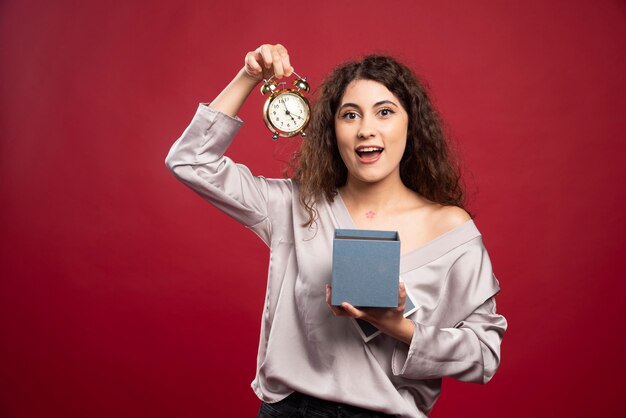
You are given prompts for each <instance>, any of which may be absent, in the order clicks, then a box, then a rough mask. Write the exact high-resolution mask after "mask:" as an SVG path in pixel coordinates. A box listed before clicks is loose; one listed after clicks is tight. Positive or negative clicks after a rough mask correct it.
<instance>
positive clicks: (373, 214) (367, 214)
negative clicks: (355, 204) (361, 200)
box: [365, 210, 376, 219]
mask: <svg viewBox="0 0 626 418" xmlns="http://www.w3.org/2000/svg"><path fill="white" fill-rule="evenodd" d="M374 216H376V212H374V211H372V210H368V211H367V212H365V217H366V218H367V219H374Z"/></svg>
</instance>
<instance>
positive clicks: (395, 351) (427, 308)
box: [166, 105, 507, 417]
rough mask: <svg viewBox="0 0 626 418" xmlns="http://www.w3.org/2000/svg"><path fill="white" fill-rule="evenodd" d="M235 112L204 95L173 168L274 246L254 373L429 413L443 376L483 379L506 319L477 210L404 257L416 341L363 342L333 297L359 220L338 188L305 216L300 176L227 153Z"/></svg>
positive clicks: (264, 390) (321, 393) (402, 412)
mask: <svg viewBox="0 0 626 418" xmlns="http://www.w3.org/2000/svg"><path fill="white" fill-rule="evenodd" d="M242 123H243V122H242V121H241V120H240V119H239V118H231V117H229V116H227V115H224V114H222V113H219V112H217V111H214V110H212V109H210V108H209V107H207V106H205V105H200V106H199V108H198V111H197V113H196V115H195V116H194V118H193V120H192V122H191V124H190V125H189V127H188V128H187V129H186V130H185V132H184V133H183V135H182V136H181V137H180V139H178V140H177V141H176V142H175V143H174V145H173V146H172V148H171V150H170V152H169V154H168V156H167V158H166V164H167V166H168V168H169V169H170V170H171V171H172V173H174V175H175V176H176V177H177V178H179V179H180V180H181V181H182V182H183V183H185V184H186V185H187V186H189V187H191V188H192V189H193V190H194V191H195V192H197V193H198V194H199V195H200V196H202V197H203V198H204V199H206V200H207V201H209V202H210V203H211V204H213V205H214V206H216V207H217V208H219V209H220V210H222V211H224V212H225V213H226V214H228V215H230V216H232V217H233V218H234V219H236V220H237V221H239V222H241V223H242V224H243V225H245V226H246V227H248V228H250V229H251V230H252V231H254V232H255V233H256V234H257V235H258V236H259V237H260V238H261V239H262V240H263V241H264V242H265V243H266V244H267V245H268V246H269V248H270V263H269V271H268V280H267V293H266V296H265V305H264V309H263V321H262V325H261V337H260V342H259V351H258V359H257V371H256V377H255V379H254V381H253V382H252V388H253V389H254V391H255V393H256V394H257V396H258V397H259V398H260V399H261V400H263V401H265V402H270V403H271V402H277V401H279V400H281V399H283V398H285V397H286V396H288V395H289V394H290V393H292V392H293V391H298V392H302V393H305V394H309V395H311V396H315V397H318V398H322V399H327V400H332V401H337V402H343V403H347V404H351V405H356V406H359V407H362V408H368V409H372V410H377V411H381V412H384V413H387V414H395V415H397V416H399V417H424V416H426V415H427V414H428V413H429V412H430V410H431V409H432V407H433V405H434V403H435V401H436V400H437V398H438V396H439V393H440V389H441V378H442V377H444V376H449V377H452V378H455V379H458V380H462V381H470V382H479V383H486V382H487V381H488V380H489V379H491V377H492V376H493V375H494V373H495V372H496V370H497V368H498V364H499V360H500V342H501V340H502V336H503V334H504V331H505V330H506V326H507V324H506V320H505V319H504V317H502V316H501V315H498V314H497V313H496V305H495V298H494V297H495V295H496V294H497V293H498V291H499V287H498V282H497V280H496V278H495V276H494V275H493V273H492V269H491V263H490V261H489V256H488V254H487V251H486V250H485V247H484V246H483V243H482V239H481V235H480V232H479V231H478V229H477V228H476V226H475V224H474V222H473V221H472V220H469V221H467V222H465V223H464V224H462V225H461V226H459V227H457V228H455V229H453V230H452V231H449V232H447V233H445V234H443V235H441V236H439V237H438V238H436V239H434V240H432V241H430V242H429V243H427V244H425V245H423V246H422V247H419V248H417V249H415V250H413V251H411V252H409V253H407V254H404V255H403V256H402V258H401V263H400V273H401V278H402V280H403V281H404V283H405V284H406V287H407V290H408V292H410V294H411V295H412V297H413V300H414V302H415V304H416V305H417V306H418V308H419V309H417V311H416V312H414V313H413V314H411V315H410V316H409V319H411V320H412V321H413V322H414V323H415V332H414V335H413V339H412V341H411V344H410V345H407V344H405V343H403V342H400V341H398V340H396V339H394V338H392V337H389V336H387V335H384V334H381V335H379V336H377V337H376V338H374V339H372V340H371V341H369V342H365V341H364V340H363V339H362V338H361V336H360V334H359V333H358V331H357V329H356V328H355V326H354V324H353V322H352V321H353V320H351V319H348V318H340V317H335V316H334V315H333V314H332V313H331V311H330V309H329V308H328V306H327V305H326V302H325V285H326V284H328V283H330V279H331V262H332V240H333V235H334V231H335V229H336V228H349V229H356V226H355V225H354V223H353V221H352V220H351V218H350V215H349V213H348V211H347V209H346V207H345V205H344V204H343V202H342V200H341V198H340V197H339V196H337V197H336V198H335V199H334V201H332V202H327V201H324V202H320V203H318V205H317V211H318V214H319V218H318V220H317V223H316V224H315V225H314V227H312V228H306V227H303V226H302V224H303V223H304V222H305V221H306V219H307V215H306V212H305V211H304V209H303V208H302V206H301V205H300V202H299V195H298V185H297V184H296V183H294V182H293V181H291V180H289V179H266V178H264V177H259V176H254V175H252V174H251V173H250V171H249V170H248V168H247V167H245V166H243V165H240V164H235V163H234V162H233V161H232V160H231V159H229V158H228V157H225V156H224V153H225V151H226V149H227V148H228V146H229V144H230V143H231V141H232V140H233V137H234V136H235V134H236V133H237V131H238V130H239V128H240V127H241V125H242Z"/></svg>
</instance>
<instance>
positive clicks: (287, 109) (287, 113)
mask: <svg viewBox="0 0 626 418" xmlns="http://www.w3.org/2000/svg"><path fill="white" fill-rule="evenodd" d="M283 106H284V107H285V114H286V115H287V116H289V117H290V118H291V120H292V121H293V123H296V120H295V119H294V118H293V116H292V115H291V112H290V111H289V108H288V107H287V103H285V102H284V101H283ZM296 116H297V115H296Z"/></svg>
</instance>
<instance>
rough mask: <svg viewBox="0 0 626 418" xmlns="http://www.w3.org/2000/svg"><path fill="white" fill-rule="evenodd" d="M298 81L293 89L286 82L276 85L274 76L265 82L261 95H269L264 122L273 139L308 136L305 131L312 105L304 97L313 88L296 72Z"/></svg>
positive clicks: (265, 106) (264, 107)
mask: <svg viewBox="0 0 626 418" xmlns="http://www.w3.org/2000/svg"><path fill="white" fill-rule="evenodd" d="M293 75H295V76H296V77H297V79H296V80H295V81H294V82H293V86H294V87H293V88H287V87H286V84H287V83H286V82H285V81H282V82H280V83H276V81H275V79H274V76H272V77H270V78H269V79H267V80H263V86H261V93H262V94H263V95H265V94H269V96H268V98H267V100H265V104H264V105H263V121H264V122H265V125H266V126H267V128H268V129H269V130H270V132H271V133H272V139H274V140H277V139H278V138H279V137H283V138H290V137H293V136H296V135H300V136H302V137H303V138H304V137H305V136H306V133H305V131H304V130H305V129H306V127H307V125H308V124H309V119H310V118H311V105H310V104H309V101H308V100H307V98H306V97H305V96H304V93H308V92H309V90H310V89H311V87H310V86H309V83H307V82H306V78H303V77H300V76H299V75H298V74H296V72H295V71H294V73H293Z"/></svg>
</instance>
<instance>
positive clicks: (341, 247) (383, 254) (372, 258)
mask: <svg viewBox="0 0 626 418" xmlns="http://www.w3.org/2000/svg"><path fill="white" fill-rule="evenodd" d="M399 277H400V237H399V236H398V233H397V232H396V231H374V230H361V229H337V230H335V237H334V240H333V272H332V287H333V291H332V299H331V303H332V304H333V305H341V303H342V302H348V303H350V304H351V305H353V306H355V307H361V308H364V307H371V308H393V307H397V306H398V280H399Z"/></svg>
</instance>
